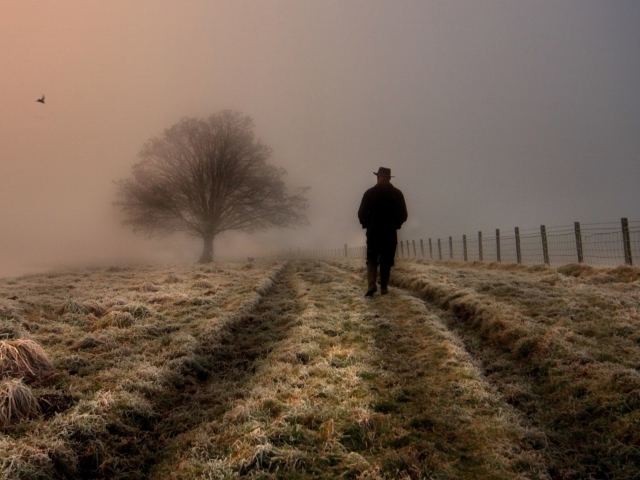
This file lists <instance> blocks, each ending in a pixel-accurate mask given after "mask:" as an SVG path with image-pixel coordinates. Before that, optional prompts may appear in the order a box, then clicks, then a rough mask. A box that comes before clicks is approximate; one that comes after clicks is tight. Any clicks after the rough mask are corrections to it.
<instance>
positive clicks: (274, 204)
mask: <svg viewBox="0 0 640 480" xmlns="http://www.w3.org/2000/svg"><path fill="white" fill-rule="evenodd" d="M271 153H272V151H271V148H269V147H268V146H267V145H265V144H264V143H262V142H261V141H260V140H256V139H255V137H254V133H253V120H252V119H251V118H250V117H249V116H246V115H243V114H241V113H240V112H236V111H230V110H225V111H222V112H219V113H216V114H213V115H211V116H210V117H208V118H206V119H197V118H183V119H182V120H180V121H179V122H178V123H177V124H175V125H173V126H172V127H170V128H168V129H166V130H165V131H164V133H163V134H162V135H161V136H159V137H155V138H152V139H151V140H149V141H148V142H147V143H146V144H145V145H144V146H143V147H142V150H141V151H140V153H139V157H140V159H141V160H140V161H139V162H138V163H136V164H135V165H134V166H133V178H130V179H123V180H120V181H118V182H116V183H117V184H118V197H119V200H118V201H117V202H116V205H118V206H119V207H120V208H121V209H122V211H123V212H124V214H125V216H126V218H125V220H124V224H126V225H131V226H133V227H134V229H135V230H139V231H142V232H144V233H146V234H147V235H148V236H162V235H166V234H169V233H173V232H183V233H185V234H187V235H190V236H195V237H199V238H202V240H203V243H204V246H203V251H202V256H201V258H200V261H201V262H210V261H212V260H213V240H214V238H215V237H216V235H218V234H220V233H222V232H224V231H227V230H243V231H255V230H261V229H266V228H270V227H279V228H282V227H291V226H295V225H302V224H306V223H307V219H306V216H305V215H304V211H305V209H306V208H307V199H306V198H305V196H304V193H305V191H306V190H307V188H299V189H297V190H295V191H294V192H293V193H289V192H288V191H287V187H286V185H285V183H284V180H283V177H284V176H285V174H286V172H285V171H284V170H283V169H282V168H278V167H275V166H273V165H269V164H267V160H268V159H269V157H270V156H271Z"/></svg>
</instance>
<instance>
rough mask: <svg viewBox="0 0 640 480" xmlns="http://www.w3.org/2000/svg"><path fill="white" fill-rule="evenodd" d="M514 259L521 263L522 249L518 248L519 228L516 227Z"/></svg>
mask: <svg viewBox="0 0 640 480" xmlns="http://www.w3.org/2000/svg"><path fill="white" fill-rule="evenodd" d="M516 261H517V262H518V263H522V251H521V250H520V229H519V228H518V227H516Z"/></svg>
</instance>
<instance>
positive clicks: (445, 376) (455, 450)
mask: <svg viewBox="0 0 640 480" xmlns="http://www.w3.org/2000/svg"><path fill="white" fill-rule="evenodd" d="M287 283H288V289H286V290H283V292H286V293H285V295H286V296H287V297H288V298H289V299H290V300H289V301H291V302H292V303H291V305H292V307H293V308H292V309H289V310H288V313H287V315H290V316H291V317H292V318H290V319H289V320H288V321H285V322H284V323H281V322H282V320H279V319H278V318H279V316H280V315H281V314H280V313H278V312H277V305H282V300H281V299H278V298H277V297H278V295H279V294H278V293H277V292H276V291H274V294H273V296H274V298H273V299H271V300H269V299H265V301H264V308H265V310H264V314H266V315H267V316H268V319H267V323H269V324H271V323H273V324H278V323H279V324H280V325H281V327H280V329H282V328H284V330H285V333H283V336H282V337H279V338H278V340H277V341H275V342H270V344H269V345H270V347H269V348H268V349H267V350H265V355H260V356H259V357H257V358H256V359H255V360H254V361H253V363H252V367H251V368H250V373H246V374H243V375H242V380H241V381H240V382H239V383H237V384H236V387H235V391H236V392H237V393H238V394H237V395H236V396H235V397H232V398H229V402H228V403H226V404H225V407H224V409H220V410H218V411H217V412H216V414H215V415H210V416H209V421H202V422H201V424H200V425H199V426H197V427H196V428H193V429H189V431H187V432H185V433H184V434H182V438H181V439H180V441H179V442H178V441H176V444H175V447H174V448H169V449H168V450H167V452H170V453H171V455H167V461H165V462H164V464H162V465H161V466H159V467H158V468H156V470H154V474H155V476H154V478H181V479H187V478H261V479H272V478H273V479H276V478H291V479H293V478H295V479H312V478H313V479H315V478H362V479H365V478H366V479H395V478H415V479H419V478H485V479H500V478H504V479H512V478H541V479H543V478H548V474H547V473H546V470H545V467H544V465H543V464H542V462H541V461H540V458H539V454H538V453H537V452H536V450H535V448H534V447H533V446H534V445H535V444H536V443H537V442H538V441H539V440H540V439H539V435H538V433H537V432H536V431H535V430H532V429H527V428H525V427H523V426H522V425H521V423H520V421H519V418H518V416H517V415H516V414H515V411H514V410H513V409H512V408H510V407H509V406H508V405H507V404H506V403H505V402H504V401H503V400H502V399H501V397H500V396H499V395H497V393H496V392H495V390H494V389H493V388H492V387H491V386H490V385H489V384H488V383H487V382H486V381H485V380H484V379H483V377H482V375H481V374H480V372H479V370H478V369H477V367H476V366H475V365H474V363H473V359H472V358H471V357H470V356H469V355H468V354H467V352H465V351H464V349H463V348H462V346H461V344H460V342H459V341H458V340H457V339H456V338H455V336H453V335H451V333H450V332H448V331H447V329H446V328H444V327H443V324H442V321H441V320H440V318H439V317H438V315H437V312H436V311H435V310H433V309H432V310H429V309H428V308H426V307H425V305H424V304H423V303H422V302H421V301H420V300H418V299H416V298H414V297H413V296H411V295H409V294H406V293H404V292H402V291H400V290H397V289H394V291H393V292H392V293H391V294H390V295H388V296H387V297H385V298H384V299H381V298H379V297H378V298H376V299H373V301H370V300H367V299H364V298H363V297H362V286H361V283H362V281H361V279H360V278H358V277H357V276H356V275H354V274H352V273H349V272H346V271H344V270H341V269H338V268H335V267H334V266H331V265H329V264H327V263H324V262H318V261H296V262H295V263H294V265H293V266H292V270H291V272H290V276H289V277H288V280H287ZM283 288H284V287H283ZM292 295H293V297H294V299H295V300H291V296H292ZM270 302H273V305H275V306H276V308H275V309H274V307H273V306H270V305H271V303H270ZM256 318H257V317H256ZM247 328H248V329H249V331H248V332H247V335H248V336H247V342H248V343H247V344H244V346H242V344H240V346H238V347H234V350H233V351H232V352H230V355H238V356H239V355H241V354H242V352H244V351H245V350H246V349H247V348H248V347H249V346H250V345H251V344H252V342H253V341H256V340H255V339H253V340H252V338H253V336H254V335H255V332H254V333H250V329H251V324H249V325H247ZM271 328H273V327H271ZM276 330H278V328H276ZM236 340H241V338H240V337H238V338H236ZM233 352H235V353H233ZM254 370H255V372H254ZM226 389H229V387H227V388H226ZM187 439H188V441H185V440H187Z"/></svg>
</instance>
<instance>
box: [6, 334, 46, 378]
mask: <svg viewBox="0 0 640 480" xmlns="http://www.w3.org/2000/svg"><path fill="white" fill-rule="evenodd" d="M54 371H55V369H54V367H53V365H52V364H51V362H50V361H49V359H48V358H47V354H46V353H45V352H44V350H43V349H42V347H41V346H40V345H38V344H37V343H36V342H34V341H33V340H25V339H20V338H17V339H14V340H0V377H6V376H13V377H27V378H35V377H38V376H46V375H50V374H52V373H54Z"/></svg>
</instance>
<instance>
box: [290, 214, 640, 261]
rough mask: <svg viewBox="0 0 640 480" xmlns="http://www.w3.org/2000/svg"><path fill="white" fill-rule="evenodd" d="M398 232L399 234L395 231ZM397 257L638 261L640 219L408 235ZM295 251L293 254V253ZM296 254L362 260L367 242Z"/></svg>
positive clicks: (403, 240)
mask: <svg viewBox="0 0 640 480" xmlns="http://www.w3.org/2000/svg"><path fill="white" fill-rule="evenodd" d="M399 233H400V232H399ZM398 237H399V238H398V249H397V252H396V256H397V258H424V259H428V260H433V261H456V262H473V261H480V262H488V263H491V262H498V263H517V264H524V265H535V264H546V265H554V266H557V265H563V264H568V263H584V264H587V265H592V266H596V267H611V266H617V265H634V262H635V264H636V265H638V264H640V221H634V222H629V221H628V219H626V218H622V219H621V221H620V223H603V224H583V225H581V224H580V222H575V223H574V224H573V225H572V226H561V227H549V228H547V227H546V226H545V225H541V226H540V228H539V229H529V230H520V228H519V227H515V228H514V230H513V233H512V234H511V233H510V234H507V235H505V233H504V232H501V231H500V230H499V229H496V230H495V234H494V232H493V231H492V232H491V234H487V233H484V232H478V233H477V235H473V236H467V235H462V237H461V238H454V237H451V236H449V237H445V238H444V239H442V238H421V239H406V238H402V237H401V235H399V236H398ZM291 253H294V252H291ZM295 254H296V256H303V257H311V258H326V257H342V258H344V257H348V258H365V257H366V246H352V247H349V246H348V245H346V244H345V245H344V246H343V247H342V248H336V249H328V250H327V249H321V250H298V251H297V252H295Z"/></svg>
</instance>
